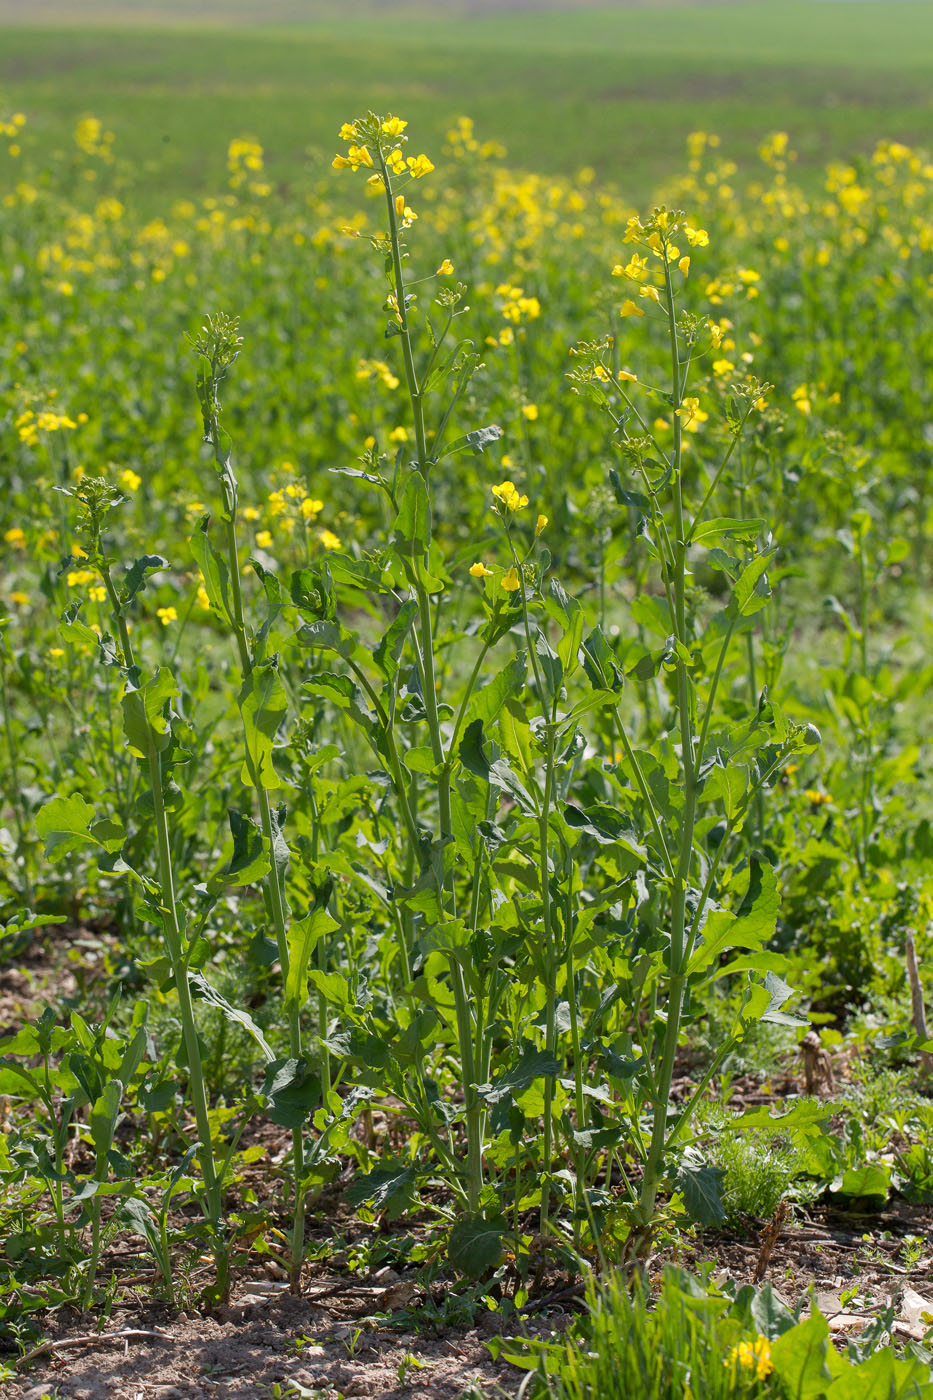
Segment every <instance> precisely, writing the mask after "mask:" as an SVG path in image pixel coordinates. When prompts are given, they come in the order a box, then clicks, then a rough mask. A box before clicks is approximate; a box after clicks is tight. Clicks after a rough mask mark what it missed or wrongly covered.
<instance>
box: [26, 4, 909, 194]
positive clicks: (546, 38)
mask: <svg viewBox="0 0 933 1400" xmlns="http://www.w3.org/2000/svg"><path fill="white" fill-rule="evenodd" d="M310 8H311V11H312V13H311V15H310V16H309V17H307V18H305V19H304V20H302V18H301V16H302V14H304V15H307V14H308V10H309V7H308V6H302V5H299V4H298V3H297V0H279V3H278V4H272V5H270V6H262V7H260V6H257V5H255V4H254V3H252V2H251V0H246V2H245V3H241V4H233V5H230V4H227V5H219V4H216V5H211V4H210V3H206V0H205V2H202V3H201V4H198V5H195V6H194V7H191V6H181V5H180V4H176V3H163V4H162V5H161V6H158V5H148V6H130V7H124V6H120V7H117V6H114V5H110V6H106V5H101V4H98V5H96V6H92V7H83V9H82V22H81V24H80V25H77V24H76V23H74V22H73V20H72V22H71V23H70V24H69V23H68V22H67V21H68V16H69V13H71V14H72V16H73V10H71V8H70V7H67V6H63V5H56V4H55V3H48V4H44V5H43V4H39V5H37V6H29V7H28V8H24V7H23V6H21V5H19V4H16V3H13V0H4V3H2V4H0V23H2V24H3V25H4V28H2V29H0V93H3V94H4V96H5V97H6V98H7V99H8V100H9V101H10V102H12V103H13V104H15V105H16V106H19V107H21V108H23V109H24V110H26V111H28V112H29V114H30V118H31V120H32V121H34V122H35V124H36V125H38V126H40V127H41V128H42V129H43V131H44V134H45V136H46V138H47V140H48V142H49V143H50V145H54V144H55V143H58V142H61V143H65V142H66V141H67V138H68V135H69V133H70V128H71V126H72V125H73V123H74V121H75V120H76V118H77V117H79V116H80V115H82V114H83V113H86V112H88V111H91V112H93V113H94V114H96V115H98V116H100V117H101V118H102V119H103V120H104V121H105V122H106V123H107V124H108V125H110V126H111V127H112V128H113V129H114V130H115V131H116V133H117V136H118V150H119V151H120V153H121V154H122V155H123V156H125V157H127V158H128V159H129V160H131V161H132V162H133V163H134V165H135V166H136V167H137V171H138V177H139V182H140V184H141V185H142V186H144V187H146V188H147V189H149V190H151V191H152V192H153V194H161V193H162V192H165V191H170V192H171V193H172V194H173V195H177V194H179V193H181V192H198V191H200V190H202V189H203V188H205V186H209V185H211V184H212V183H215V182H216V181H217V179H218V178H219V176H220V175H221V172H222V170H223V160H224V152H225V149H226V141H227V139H228V137H229V136H230V135H231V134H232V133H243V134H249V135H252V136H255V137H256V138H257V139H259V140H260V141H261V142H262V144H263V145H264V146H265V147H266V148H267V151H268V156H269V168H270V172H271V174H272V175H273V177H274V178H276V179H278V180H281V181H292V180H294V179H296V178H299V177H300V175H301V173H302V171H303V169H304V168H305V165H306V159H307V155H306V153H307V152H308V151H309V150H310V151H311V152H312V153H314V154H316V155H318V156H322V155H323V154H325V153H326V154H327V156H328V158H329V154H330V150H331V146H332V140H333V131H334V128H335V126H336V125H338V124H339V122H340V121H342V120H344V119H345V118H346V115H347V113H349V112H351V111H358V110H360V109H361V108H364V107H365V106H367V105H368V106H372V107H375V108H377V109H383V108H386V107H391V108H397V109H399V110H404V111H405V113H406V114H407V115H408V116H409V118H410V120H411V121H412V122H413V123H415V122H417V125H418V129H419V131H420V132H422V133H423V134H424V139H425V141H429V142H431V143H432V144H433V145H434V147H435V148H436V147H437V144H438V138H439V136H440V133H441V132H442V131H443V129H444V127H445V125H446V124H447V123H448V122H449V120H450V119H451V118H452V117H454V116H456V115H458V114H459V113H461V112H465V113H467V114H469V115H471V116H472V117H473V118H474V119H475V121H476V123H477V128H478V130H479V133H480V134H481V135H482V136H485V137H488V138H495V139H498V140H501V141H503V142H504V143H505V144H506V146H507V147H508V151H509V157H510V161H511V163H512V164H513V165H516V166H518V167H520V168H525V169H531V170H537V171H542V172H546V173H547V172H564V173H569V172H572V171H574V170H576V169H578V168H580V167H581V166H584V165H592V166H593V167H595V169H596V171H597V173H598V174H599V175H600V176H601V177H602V178H610V179H612V180H613V181H614V182H616V183H618V184H619V185H621V186H622V187H623V188H624V189H625V190H626V191H631V192H632V195H633V197H635V198H638V197H641V196H642V195H643V194H644V193H645V192H646V191H647V190H648V189H650V188H651V187H652V186H653V185H654V184H655V183H656V182H657V181H658V180H659V179H663V178H665V177H666V176H667V175H668V174H669V173H670V172H671V171H672V170H673V169H675V168H677V166H678V164H679V161H680V159H681V156H682V152H683V144H684V137H685V135H686V134H687V132H689V131H691V130H695V129H698V128H700V129H705V130H709V131H714V132H717V133H718V134H719V135H720V136H721V137H722V139H723V142H724V146H725V149H726V151H727V152H728V154H729V155H730V156H732V157H733V158H734V159H736V160H737V161H738V162H740V164H741V163H745V162H747V161H749V160H750V159H752V158H753V156H754V152H755V149H756V147H757V145H758V142H759V139H760V137H761V136H762V135H763V134H764V133H766V132H768V131H772V130H775V129H784V128H786V129H787V130H789V132H790V134H791V137H792V140H793V143H794V145H795V147H796V149H797V151H798V152H799V156H800V164H801V168H802V170H803V171H804V174H805V178H806V174H807V172H808V171H813V170H815V169H816V168H818V167H820V166H821V165H823V164H824V163H825V162H826V161H827V160H828V159H831V158H835V157H836V156H843V155H844V156H846V157H851V156H854V155H856V154H858V153H860V152H864V151H865V150H867V149H868V148H869V147H870V146H871V144H872V143H873V141H874V140H875V138H876V137H877V135H878V133H879V132H883V133H884V134H885V135H886V136H888V137H889V138H891V139H899V140H903V141H906V142H908V143H918V142H919V143H920V144H922V143H923V142H924V140H925V138H926V137H927V135H928V133H929V130H930V124H931V117H933V109H931V100H930V93H931V90H933V85H931V76H933V5H930V4H928V3H898V2H897V0H895V3H889V4H880V3H878V4H871V3H851V2H850V0H842V3H802V0H793V2H792V3H785V4H779V5H775V4H762V3H757V0H756V2H755V3H749V4H742V5H738V4H708V3H701V4H694V5H677V4H674V5H645V6H637V5H635V6H633V5H617V6H615V7H612V8H602V7H591V6H581V7H578V8H577V9H563V10H559V11H558V10H549V9H546V10H543V11H535V12H534V13H532V11H531V10H529V9H528V8H519V9H514V10H513V9H509V8H506V9H505V10H499V11H496V12H492V11H491V10H490V9H489V8H488V7H487V8H484V7H479V8H478V9H476V10H475V11H473V12H469V11H467V12H464V11H462V10H460V9H459V8H455V7H449V6H440V7H438V6H431V7H426V6H421V7H420V8H418V7H410V6H409V7H392V8H391V9H390V10H387V8H386V7H385V6H383V7H381V8H370V7H368V6H364V7H362V8H361V7H358V6H357V7H353V9H352V11H351V13H350V14H349V15H348V16H341V17H339V18H338V17H337V15H336V13H335V7H333V6H321V5H315V6H313V7H310ZM89 11H90V18H89V17H88V12H89ZM260 15H261V16H262V19H263V27H261V28H259V27H256V21H257V19H258V17H259V16H260ZM26 16H28V18H29V19H30V21H31V22H33V23H36V22H37V21H40V20H41V21H42V22H43V27H41V28H39V27H31V28H26V27H20V26H18V25H17V24H16V21H17V20H22V19H23V18H24V17H26ZM221 18H223V19H225V21H226V22H225V23H220V20H221Z"/></svg>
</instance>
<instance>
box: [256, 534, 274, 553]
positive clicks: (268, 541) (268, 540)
mask: <svg viewBox="0 0 933 1400" xmlns="http://www.w3.org/2000/svg"><path fill="white" fill-rule="evenodd" d="M256 543H257V544H258V545H259V548H260V549H270V548H271V547H272V534H271V532H270V531H269V530H260V531H258V533H257V535H256Z"/></svg>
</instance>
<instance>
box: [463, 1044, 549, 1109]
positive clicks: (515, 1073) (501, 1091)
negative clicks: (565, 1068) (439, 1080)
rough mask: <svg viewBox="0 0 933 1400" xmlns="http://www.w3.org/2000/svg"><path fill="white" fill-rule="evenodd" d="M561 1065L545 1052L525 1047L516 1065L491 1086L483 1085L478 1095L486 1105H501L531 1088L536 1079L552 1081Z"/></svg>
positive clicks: (531, 1046)
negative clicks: (505, 1100)
mask: <svg viewBox="0 0 933 1400" xmlns="http://www.w3.org/2000/svg"><path fill="white" fill-rule="evenodd" d="M560 1071H561V1063H560V1060H558V1059H556V1058H555V1056H553V1055H551V1054H549V1053H548V1052H547V1051H546V1050H537V1049H535V1047H534V1046H533V1045H525V1047H524V1048H523V1050H522V1053H521V1056H520V1057H519V1059H518V1061H517V1063H516V1064H514V1065H513V1066H512V1068H511V1069H509V1070H506V1072H505V1074H502V1075H500V1076H499V1078H498V1079H496V1080H494V1081H493V1083H492V1084H483V1085H481V1086H480V1087H479V1089H478V1093H479V1095H480V1097H481V1098H483V1099H485V1101H486V1102H487V1103H492V1104H495V1103H501V1102H502V1101H503V1100H504V1099H510V1098H512V1097H513V1096H514V1095H515V1094H521V1093H523V1092H524V1090H525V1089H528V1088H530V1087H531V1085H532V1084H533V1083H534V1082H535V1080H536V1079H546V1078H551V1079H553V1078H554V1076H555V1075H558V1074H560Z"/></svg>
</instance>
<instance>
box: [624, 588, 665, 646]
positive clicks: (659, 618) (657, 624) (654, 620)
mask: <svg viewBox="0 0 933 1400" xmlns="http://www.w3.org/2000/svg"><path fill="white" fill-rule="evenodd" d="M629 612H630V613H631V615H632V619H633V621H635V622H637V623H638V624H639V626H640V627H646V628H647V629H648V631H649V632H653V633H654V634H655V636H657V637H665V638H667V637H669V636H670V632H671V613H670V609H669V608H668V606H667V604H666V603H665V602H663V601H662V599H660V598H656V597H655V596H654V595H653V594H651V593H640V594H638V596H637V597H635V598H633V599H632V601H631V603H629Z"/></svg>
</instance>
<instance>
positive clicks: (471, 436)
mask: <svg viewBox="0 0 933 1400" xmlns="http://www.w3.org/2000/svg"><path fill="white" fill-rule="evenodd" d="M501 436H502V429H501V428H500V427H499V425H498V423H490V424H489V426H488V428H474V429H473V431H472V432H471V433H466V434H465V435H464V441H465V443H466V445H467V447H469V448H470V450H471V451H472V452H474V453H476V454H477V456H478V455H480V454H481V453H482V452H483V451H484V450H485V448H487V447H488V446H489V444H490V443H491V442H498V441H499V439H500V438H501Z"/></svg>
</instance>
